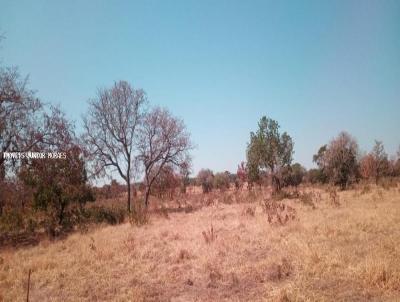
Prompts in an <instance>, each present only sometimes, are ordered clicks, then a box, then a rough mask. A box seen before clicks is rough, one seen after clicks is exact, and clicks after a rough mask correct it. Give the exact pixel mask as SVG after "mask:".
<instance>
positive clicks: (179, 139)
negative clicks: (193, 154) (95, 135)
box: [138, 107, 193, 207]
mask: <svg viewBox="0 0 400 302" xmlns="http://www.w3.org/2000/svg"><path fill="white" fill-rule="evenodd" d="M138 147H139V157H138V158H139V159H140V161H141V163H142V164H143V166H144V174H145V175H144V177H145V185H146V191H145V205H146V207H147V206H148V204H149V196H150V191H151V186H152V185H153V183H154V180H155V179H156V178H157V177H158V175H159V174H160V171H161V170H162V169H163V168H164V166H166V165H170V166H178V167H182V166H184V165H185V164H186V163H187V162H188V158H189V157H188V152H189V150H190V149H192V148H193V146H192V143H191V141H190V135H189V133H188V132H187V130H186V127H185V124H184V123H183V121H182V120H180V119H178V118H175V117H173V116H172V115H171V114H170V112H169V111H167V110H166V109H161V108H158V107H157V108H155V109H153V110H152V111H151V112H149V113H148V114H147V115H146V117H145V119H144V122H143V125H142V127H141V130H140V136H139V145H138Z"/></svg>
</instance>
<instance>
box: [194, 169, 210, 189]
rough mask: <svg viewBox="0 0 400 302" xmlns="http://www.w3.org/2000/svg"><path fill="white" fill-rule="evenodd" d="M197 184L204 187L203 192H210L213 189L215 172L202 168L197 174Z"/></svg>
mask: <svg viewBox="0 0 400 302" xmlns="http://www.w3.org/2000/svg"><path fill="white" fill-rule="evenodd" d="M197 184H198V185H200V186H201V187H202V188H203V193H209V192H211V191H212V189H213V184H214V174H213V172H212V171H211V170H209V169H202V170H200V172H199V174H197Z"/></svg>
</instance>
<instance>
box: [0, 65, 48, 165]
mask: <svg viewBox="0 0 400 302" xmlns="http://www.w3.org/2000/svg"><path fill="white" fill-rule="evenodd" d="M27 82H28V78H21V76H20V74H19V73H18V70H17V69H16V68H5V69H0V153H1V154H3V153H4V152H9V151H28V150H30V149H31V148H32V147H33V146H34V145H35V144H36V143H37V142H38V141H39V140H40V139H42V138H43V137H44V133H43V132H42V133H41V135H38V133H39V132H41V131H38V128H39V127H38V125H37V115H36V113H37V112H38V111H39V110H41V109H42V104H41V103H40V101H39V100H38V99H36V98H35V97H34V93H33V91H32V90H29V89H28V88H27ZM3 165H4V157H3V156H0V169H2V170H5V167H4V166H3Z"/></svg>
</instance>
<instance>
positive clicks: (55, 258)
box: [0, 186, 400, 301]
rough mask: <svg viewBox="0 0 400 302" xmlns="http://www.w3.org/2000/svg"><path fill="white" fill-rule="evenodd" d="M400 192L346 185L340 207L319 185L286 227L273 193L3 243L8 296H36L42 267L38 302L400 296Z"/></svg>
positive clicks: (1, 262) (215, 199) (0, 282)
mask: <svg viewBox="0 0 400 302" xmlns="http://www.w3.org/2000/svg"><path fill="white" fill-rule="evenodd" d="M399 190H400V189H399V187H394V186H392V187H390V188H386V189H382V188H377V187H374V186H371V187H369V188H368V190H365V189H364V188H362V187H360V188H357V189H355V190H349V191H345V192H337V193H336V194H337V195H338V196H337V197H336V198H338V200H340V205H337V204H334V203H333V202H332V200H331V198H332V196H331V195H330V194H331V192H326V191H323V190H320V189H318V190H317V189H315V188H307V189H304V190H303V191H304V192H303V193H304V194H305V193H306V194H308V195H305V197H301V195H300V197H299V198H297V199H290V200H287V199H283V200H280V201H279V203H283V204H285V205H286V206H290V207H291V208H293V209H295V211H296V215H295V218H294V219H290V220H289V221H288V222H287V223H285V224H277V223H269V222H268V215H267V213H266V211H265V210H263V202H264V201H265V198H266V197H267V194H266V193H265V192H258V193H251V194H248V193H247V192H243V193H240V194H234V193H232V192H229V193H225V194H224V195H223V194H214V195H210V196H208V197H206V199H207V200H202V201H200V200H193V201H192V200H186V201H185V204H186V205H187V204H191V203H192V202H193V203H196V205H197V203H200V202H203V203H205V202H207V204H208V206H203V207H197V206H193V208H194V209H196V210H193V211H188V212H185V211H172V212H169V213H168V215H152V216H151V219H150V223H149V224H147V225H144V226H141V227H135V226H132V225H131V224H130V223H125V224H122V225H117V226H107V227H103V228H100V229H97V230H95V231H92V232H89V233H86V234H79V233H76V234H73V235H71V236H70V237H68V238H67V239H65V240H62V241H58V242H55V243H51V242H42V243H41V244H40V245H39V246H36V247H32V248H27V249H18V250H3V251H1V252H0V300H3V301H21V300H24V299H25V297H26V285H27V284H26V283H27V273H28V270H29V269H31V270H32V275H31V289H30V298H31V301H367V300H374V301H398V299H399V297H400V260H399V259H400V191H399ZM310 192H312V194H311V193H310ZM226 194H228V195H229V196H228V195H226ZM196 196H197V195H196ZM191 198H198V199H200V198H201V197H198V196H197V197H191ZM301 198H303V200H301ZM271 202H273V201H271ZM311 203H312V205H313V206H310V205H311Z"/></svg>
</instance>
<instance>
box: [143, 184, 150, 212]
mask: <svg viewBox="0 0 400 302" xmlns="http://www.w3.org/2000/svg"><path fill="white" fill-rule="evenodd" d="M149 197H150V187H149V186H147V187H146V193H145V195H144V205H145V206H146V208H147V207H148V205H149Z"/></svg>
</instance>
